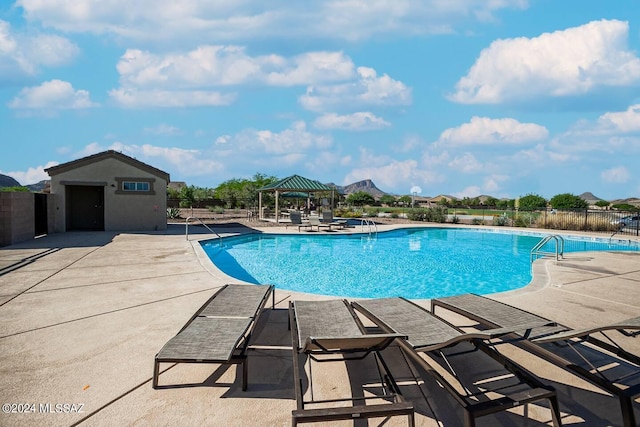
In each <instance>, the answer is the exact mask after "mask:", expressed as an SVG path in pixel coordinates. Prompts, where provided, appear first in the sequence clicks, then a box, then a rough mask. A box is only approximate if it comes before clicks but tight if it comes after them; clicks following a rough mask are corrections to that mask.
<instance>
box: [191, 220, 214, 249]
mask: <svg viewBox="0 0 640 427" xmlns="http://www.w3.org/2000/svg"><path fill="white" fill-rule="evenodd" d="M192 219H193V220H198V221H199V222H200V224H202V225H204V227H205V228H206V229H207V230H209V231H210V232H211V233H213V234H215V235H216V236H218V240H219V241H220V247H222V236H221V235H219V234H218V233H216V232H215V231H213V230H212V229H211V228H209V226H208V225H207V224H205V223H204V221H202V220H201V219H200V218H198V217H195V216H190V217H188V218H187V220H186V221H185V224H184V225H185V230H184V235H185V237H186V239H187V240H189V221H190V220H192Z"/></svg>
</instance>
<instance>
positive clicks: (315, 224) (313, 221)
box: [309, 215, 332, 231]
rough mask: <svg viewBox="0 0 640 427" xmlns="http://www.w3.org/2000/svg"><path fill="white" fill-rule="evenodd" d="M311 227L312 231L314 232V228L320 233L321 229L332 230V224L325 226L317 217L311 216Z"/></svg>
mask: <svg viewBox="0 0 640 427" xmlns="http://www.w3.org/2000/svg"><path fill="white" fill-rule="evenodd" d="M309 226H310V227H311V231H313V227H316V228H317V229H318V231H320V229H321V228H328V229H329V230H331V227H332V226H331V224H323V223H321V222H320V218H319V217H318V216H317V215H309Z"/></svg>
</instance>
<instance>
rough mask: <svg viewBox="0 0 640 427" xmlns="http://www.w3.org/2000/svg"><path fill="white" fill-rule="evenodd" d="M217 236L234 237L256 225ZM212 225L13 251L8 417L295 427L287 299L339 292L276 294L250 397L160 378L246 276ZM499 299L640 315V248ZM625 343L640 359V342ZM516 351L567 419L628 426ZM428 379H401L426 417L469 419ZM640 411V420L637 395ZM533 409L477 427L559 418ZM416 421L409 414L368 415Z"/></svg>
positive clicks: (34, 244) (588, 313)
mask: <svg viewBox="0 0 640 427" xmlns="http://www.w3.org/2000/svg"><path fill="white" fill-rule="evenodd" d="M393 227H394V226H381V227H380V228H379V230H383V229H390V228H393ZM198 230H199V231H198ZM216 231H218V232H219V233H220V234H221V235H223V236H226V235H229V234H235V233H238V232H247V231H252V230H250V229H247V228H240V227H235V228H226V229H225V228H221V227H219V226H216ZM254 231H264V232H273V231H277V232H292V233H297V232H298V231H297V229H293V228H292V227H290V228H289V229H288V230H285V228H284V227H278V228H277V229H274V228H273V227H269V228H265V229H260V228H256V230H254ZM205 232H206V230H202V228H198V227H193V231H192V232H191V236H190V240H187V239H185V236H184V227H183V226H170V227H169V230H167V231H166V232H153V233H108V232H83V233H80V232H78V233H63V234H53V235H48V236H45V237H42V238H39V239H35V240H32V241H29V242H26V243H22V244H17V245H13V246H8V247H4V248H1V249H0V403H1V404H3V405H5V406H3V412H2V413H0V425H2V426H34V425H42V426H45V425H46V426H68V425H87V426H89V425H90V426H128V425H140V426H147V425H153V426H157V425H167V426H169V425H171V426H177V425H229V426H235V425H237V426H248V425H256V426H263V425H269V426H287V425H290V422H291V410H292V409H294V408H295V396H294V387H293V373H292V363H291V350H290V346H291V341H290V334H289V331H288V329H287V321H288V319H287V311H286V308H287V305H288V301H289V300H291V299H321V298H327V297H322V296H317V295H308V294H299V293H293V292H289V291H286V290H281V289H278V290H276V302H277V304H276V310H273V311H271V310H269V311H266V312H265V313H264V315H263V316H262V318H261V319H260V322H259V325H258V327H257V329H256V332H255V333H254V337H253V342H252V344H253V345H254V346H255V347H256V348H255V349H254V350H251V352H250V354H249V389H248V390H247V391H246V392H243V391H241V384H240V382H241V381H240V379H239V377H238V376H237V375H236V368H235V367H233V366H232V367H229V366H226V365H224V366H220V365H189V364H179V365H176V366H163V368H162V369H163V372H162V373H161V375H160V384H161V385H163V386H164V387H162V388H161V389H158V390H154V389H152V387H151V377H152V372H153V358H154V355H155V354H156V353H157V352H158V350H159V349H160V348H161V347H162V346H163V344H164V343H165V342H166V341H167V340H168V339H169V338H171V337H172V336H173V335H175V334H176V332H177V331H178V330H179V329H180V328H181V327H182V325H183V324H184V323H185V322H186V321H187V320H188V319H189V318H190V317H191V315H192V314H193V313H194V312H195V311H196V310H197V309H198V308H199V307H200V306H201V305H202V303H203V302H204V301H205V300H206V299H207V298H208V297H210V296H211V294H212V293H213V292H215V290H216V289H218V288H219V287H220V286H221V285H223V284H225V283H230V282H237V280H235V279H232V278H230V277H228V276H226V275H224V274H223V273H221V272H219V271H218V270H217V269H215V268H214V267H213V266H212V265H211V264H210V263H209V261H208V259H206V257H205V256H204V254H203V252H202V250H201V249H199V244H198V243H197V241H198V240H199V239H204V238H210V237H211V234H209V233H208V232H207V233H206V234H205ZM494 297H495V298H496V299H500V300H502V301H505V302H507V303H509V304H512V305H515V306H518V307H521V308H524V309H527V310H529V311H532V312H534V313H536V314H539V315H542V316H545V317H548V318H551V319H554V320H557V321H558V322H560V323H563V324H566V325H568V326H571V327H576V328H577V327H585V326H590V325H595V324H600V323H605V322H613V321H618V320H622V319H625V318H629V317H633V316H638V315H639V314H640V253H639V252H634V253H613V252H598V253H594V252H583V253H578V254H569V255H567V256H566V257H565V259H564V260H562V261H559V262H556V261H555V260H540V261H537V262H536V263H535V265H534V280H533V282H532V283H531V284H530V285H529V286H527V287H525V288H523V289H521V290H518V291H514V292H508V293H503V294H498V295H494ZM419 303H421V304H425V305H427V304H428V301H426V300H424V301H419ZM447 318H448V319H449V320H451V321H452V322H453V323H455V324H458V325H466V324H467V323H468V321H465V320H464V319H460V318H457V317H455V316H453V315H452V316H451V317H450V318H449V317H448V316H447ZM625 340H626V341H628V345H629V348H630V349H631V350H632V351H633V352H634V353H636V354H640V339H637V338H636V339H625ZM505 347H506V346H505ZM394 351H395V350H394V349H390V350H389V354H388V355H385V358H387V357H388V362H389V363H390V365H391V369H392V371H393V372H394V375H395V373H398V374H399V375H398V376H399V377H404V374H405V372H406V371H407V366H406V363H405V362H403V360H402V359H401V358H399V357H397V355H396V354H394ZM505 353H507V354H508V355H509V356H511V357H513V358H514V359H516V360H517V361H518V362H519V363H520V364H522V365H524V366H525V367H527V368H529V369H530V370H532V371H533V372H535V373H536V374H537V375H538V376H540V377H541V378H542V379H543V380H544V381H545V382H546V383H548V384H551V385H553V386H554V387H555V388H556V390H557V393H558V397H559V400H560V408H561V412H562V416H563V419H562V421H563V423H564V424H565V425H584V426H605V425H620V424H621V419H620V415H619V414H620V411H619V407H618V402H617V400H616V399H614V398H611V397H609V396H607V395H603V394H602V393H601V392H600V391H599V390H598V389H597V388H595V387H593V386H591V385H589V384H587V383H585V382H583V381H581V380H579V379H577V378H576V377H574V376H572V375H570V374H568V373H566V372H564V371H562V370H559V369H558V368H555V367H553V366H551V365H550V364H548V363H546V362H543V361H542V360H540V359H537V358H535V357H534V356H531V355H529V354H525V353H523V352H522V351H521V350H519V349H516V348H506V349H505ZM360 374H361V375H366V373H360ZM357 376H358V375H355V374H354V373H353V372H349V373H348V376H347V373H345V372H343V371H342V368H331V369H330V370H329V371H328V372H327V373H326V379H327V381H326V383H327V384H326V385H325V387H326V388H327V391H331V390H333V389H334V388H345V389H346V390H347V391H348V390H349V386H350V384H349V383H348V381H347V380H346V379H347V378H352V379H353V378H355V377H357ZM419 383H420V384H421V385H420V386H418V385H417V384H415V383H414V384H411V383H410V382H407V383H405V382H403V383H402V389H403V392H404V394H405V396H406V397H407V398H408V399H411V400H412V401H413V402H414V405H415V408H416V424H417V425H418V426H458V425H460V424H461V420H462V411H461V410H460V409H459V408H457V406H456V405H455V402H454V401H453V400H452V399H451V398H449V397H448V396H447V394H446V393H445V392H444V390H443V389H442V388H440V387H439V386H438V385H437V384H435V382H434V381H433V380H431V378H430V377H428V376H425V378H424V382H422V381H420V382H419ZM6 404H17V405H23V406H21V409H20V410H19V411H18V409H16V410H15V411H14V412H27V413H5V412H6V411H5V408H6ZM65 404H67V405H66V406H64V405H65ZM24 405H26V406H24ZM31 405H33V406H31ZM47 405H49V406H47ZM56 405H58V406H56ZM14 408H17V406H14ZM9 412H11V411H9ZM635 412H636V417H640V404H639V403H638V400H636V404H635ZM524 418H525V417H524V414H523V412H522V410H515V411H514V412H513V413H512V414H501V415H497V416H487V417H484V418H481V419H480V420H479V422H478V425H479V426H494V425H504V426H510V425H528V426H542V425H551V419H550V414H549V411H548V409H547V408H546V407H538V406H530V407H529V408H528V410H527V412H526V418H528V420H525V419H524ZM336 424H339V425H366V424H365V423H364V422H363V421H353V422H343V423H336ZM406 424H407V421H406V418H404V417H397V418H393V419H390V420H384V419H377V420H370V422H369V425H385V426H392V425H393V426H395V425H406ZM332 425H333V424H332Z"/></svg>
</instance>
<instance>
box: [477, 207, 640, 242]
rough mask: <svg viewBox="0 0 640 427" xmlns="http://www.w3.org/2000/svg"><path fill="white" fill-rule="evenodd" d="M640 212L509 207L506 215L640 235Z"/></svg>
mask: <svg viewBox="0 0 640 427" xmlns="http://www.w3.org/2000/svg"><path fill="white" fill-rule="evenodd" d="M639 215H640V214H639V213H638V212H630V211H610V210H591V209H576V210H556V209H551V210H549V209H540V210H519V211H516V210H513V211H505V213H504V214H503V217H504V218H506V220H507V224H503V225H511V226H515V227H535V228H545V229H552V230H569V231H588V232H601V233H608V234H620V235H634V236H639V235H640V221H639V220H638V219H639V218H638V216H639ZM494 222H495V219H494ZM487 224H489V223H487Z"/></svg>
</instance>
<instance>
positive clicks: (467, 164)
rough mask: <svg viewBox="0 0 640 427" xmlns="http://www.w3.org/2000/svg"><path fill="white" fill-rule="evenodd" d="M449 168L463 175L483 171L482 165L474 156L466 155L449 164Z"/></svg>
mask: <svg viewBox="0 0 640 427" xmlns="http://www.w3.org/2000/svg"><path fill="white" fill-rule="evenodd" d="M449 167H450V168H452V169H455V170H456V171H459V172H462V173H474V172H479V171H481V170H482V163H480V162H479V161H478V160H477V159H476V158H475V156H474V155H473V154H471V153H464V154H463V155H462V156H458V157H456V158H454V159H453V160H451V161H450V162H449Z"/></svg>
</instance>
